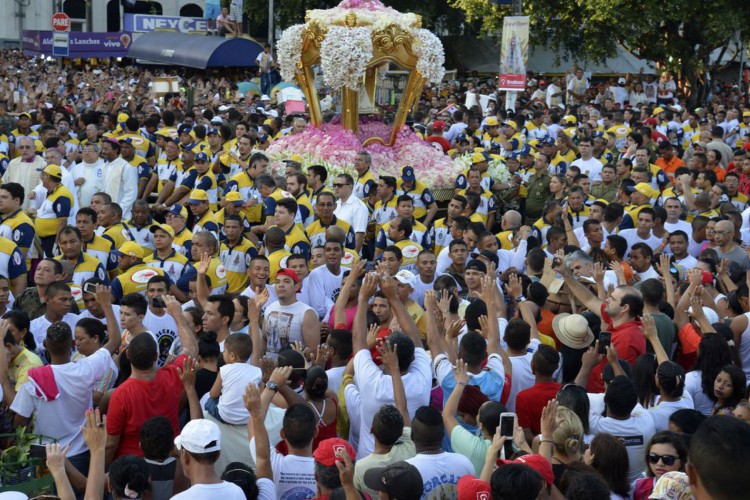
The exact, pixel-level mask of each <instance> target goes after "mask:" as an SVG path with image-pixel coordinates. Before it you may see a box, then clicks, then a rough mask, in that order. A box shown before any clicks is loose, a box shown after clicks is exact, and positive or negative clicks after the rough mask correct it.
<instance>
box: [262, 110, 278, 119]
mask: <svg viewBox="0 0 750 500" xmlns="http://www.w3.org/2000/svg"><path fill="white" fill-rule="evenodd" d="M263 114H265V115H266V116H273V117H274V118H278V117H279V112H278V111H276V110H275V109H269V110H268V111H264V112H263Z"/></svg>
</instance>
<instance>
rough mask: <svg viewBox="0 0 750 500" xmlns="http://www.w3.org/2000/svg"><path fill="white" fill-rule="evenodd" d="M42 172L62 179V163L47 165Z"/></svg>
mask: <svg viewBox="0 0 750 500" xmlns="http://www.w3.org/2000/svg"><path fill="white" fill-rule="evenodd" d="M42 172H43V173H45V174H47V175H49V176H52V177H57V178H58V179H62V169H61V168H60V165H47V166H46V167H44V170H42Z"/></svg>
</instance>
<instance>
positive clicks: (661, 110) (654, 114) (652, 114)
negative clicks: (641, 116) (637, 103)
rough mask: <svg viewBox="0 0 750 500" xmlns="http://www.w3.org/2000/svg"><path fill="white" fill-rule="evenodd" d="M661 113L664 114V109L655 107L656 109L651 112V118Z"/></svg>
mask: <svg viewBox="0 0 750 500" xmlns="http://www.w3.org/2000/svg"><path fill="white" fill-rule="evenodd" d="M663 112H664V108H662V107H661V106H657V107H655V108H654V110H653V111H652V112H651V116H656V115H658V114H659V113H663Z"/></svg>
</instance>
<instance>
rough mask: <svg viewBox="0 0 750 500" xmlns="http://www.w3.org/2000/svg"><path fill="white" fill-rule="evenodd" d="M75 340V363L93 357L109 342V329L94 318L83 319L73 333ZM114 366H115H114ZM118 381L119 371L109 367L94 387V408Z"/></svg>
mask: <svg viewBox="0 0 750 500" xmlns="http://www.w3.org/2000/svg"><path fill="white" fill-rule="evenodd" d="M73 338H74V340H75V346H76V351H77V352H76V353H75V354H74V355H73V357H72V358H71V360H72V361H73V362H75V361H78V360H81V359H83V358H86V357H88V356H91V355H92V354H94V353H95V352H96V351H98V350H99V348H101V347H102V346H103V345H104V343H105V342H106V340H107V328H106V327H105V326H104V323H102V322H101V321H99V320H98V319H94V318H83V319H81V320H78V323H76V329H75V331H74V332H73ZM113 366H114V365H113ZM116 380H117V370H114V369H113V368H112V366H110V367H108V368H107V369H106V370H105V372H104V375H102V378H100V379H99V382H98V383H97V384H96V385H95V386H94V392H93V394H92V398H93V402H94V408H96V407H97V406H99V403H100V402H101V400H102V397H103V396H104V394H105V393H106V392H107V391H108V390H109V389H112V388H113V387H114V386H115V381H116Z"/></svg>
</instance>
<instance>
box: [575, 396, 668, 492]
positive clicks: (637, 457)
mask: <svg viewBox="0 0 750 500" xmlns="http://www.w3.org/2000/svg"><path fill="white" fill-rule="evenodd" d="M589 427H590V429H591V432H592V433H593V434H598V433H600V432H606V433H607V434H612V435H613V436H615V437H616V438H620V440H621V441H622V442H623V444H625V450H626V451H627V452H628V462H629V464H630V468H629V472H628V482H630V483H632V482H633V481H635V480H636V479H638V478H639V477H640V476H641V474H642V473H643V472H645V470H646V461H645V456H646V453H645V450H646V446H648V442H649V440H651V437H652V436H653V435H654V434H656V428H655V426H654V420H653V419H652V418H651V415H649V413H648V411H646V410H644V409H643V407H642V406H641V405H639V404H636V405H635V408H634V409H633V411H632V412H631V415H630V418H628V419H626V420H616V419H614V418H611V417H603V416H602V415H601V413H594V412H593V411H592V412H590V413H589Z"/></svg>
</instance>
